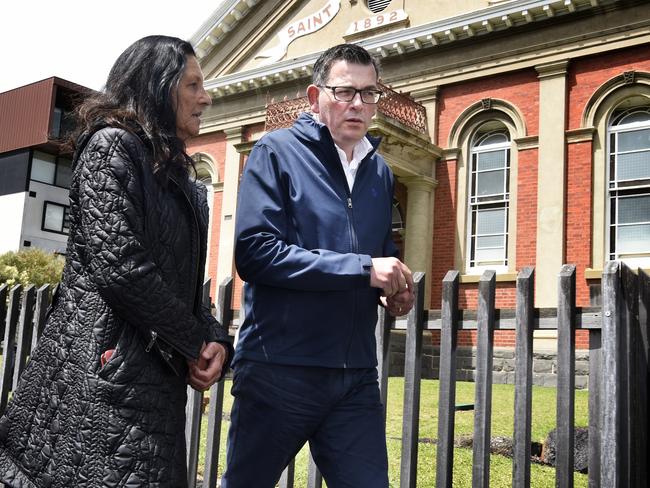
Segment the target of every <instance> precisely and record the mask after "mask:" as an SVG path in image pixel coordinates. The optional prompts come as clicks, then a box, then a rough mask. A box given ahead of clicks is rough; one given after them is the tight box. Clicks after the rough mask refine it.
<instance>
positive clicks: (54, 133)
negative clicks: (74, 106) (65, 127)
mask: <svg viewBox="0 0 650 488" xmlns="http://www.w3.org/2000/svg"><path fill="white" fill-rule="evenodd" d="M62 118H63V110H61V109H60V108H59V107H55V108H54V111H53V112H52V127H51V129H50V137H54V138H57V137H59V136H60V135H61V119H62Z"/></svg>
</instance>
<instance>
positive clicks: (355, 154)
mask: <svg viewBox="0 0 650 488" xmlns="http://www.w3.org/2000/svg"><path fill="white" fill-rule="evenodd" d="M334 147H335V148H336V152H338V153H339V158H340V159H341V166H343V172H344V173H345V179H346V180H348V188H349V189H350V191H352V187H353V186H354V178H355V176H357V170H358V169H359V165H360V164H361V161H363V158H365V157H366V156H367V155H368V153H369V152H370V151H372V150H373V147H372V144H370V141H369V140H368V138H367V137H365V136H364V138H363V139H361V140H360V141H359V142H357V143H356V145H355V146H354V149H353V150H352V160H351V161H348V157H347V155H346V154H345V151H344V150H343V149H341V148H340V147H338V146H337V145H336V144H334Z"/></svg>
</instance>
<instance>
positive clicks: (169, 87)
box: [73, 36, 195, 180]
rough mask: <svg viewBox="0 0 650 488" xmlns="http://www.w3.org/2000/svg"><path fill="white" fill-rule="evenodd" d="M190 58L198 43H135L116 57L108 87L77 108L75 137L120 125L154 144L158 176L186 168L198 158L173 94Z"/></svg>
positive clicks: (168, 39)
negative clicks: (190, 151)
mask: <svg viewBox="0 0 650 488" xmlns="http://www.w3.org/2000/svg"><path fill="white" fill-rule="evenodd" d="M188 56H195V53H194V49H193V48H192V45H191V44H190V43H188V42H187V41H184V40H182V39H178V38H176V37H169V36H148V37H143V38H142V39H140V40H138V41H136V42H134V43H133V44H132V45H131V46H129V47H128V48H127V49H126V50H125V51H124V52H123V53H122V54H121V55H120V56H119V57H118V58H117V60H116V61H115V64H114V65H113V67H112V68H111V71H110V73H109V75H108V80H107V81H106V87H105V88H104V90H103V91H101V92H99V93H97V94H96V95H94V96H91V97H90V98H88V99H87V100H86V101H85V102H84V103H83V104H82V105H81V106H80V107H79V108H78V109H77V119H78V126H77V131H76V133H75V134H74V135H73V140H75V139H76V138H77V137H78V136H79V135H80V134H81V133H83V132H87V131H93V130H97V129H98V128H101V127H106V126H110V127H120V128H123V129H126V130H128V131H131V132H134V133H136V134H137V135H138V136H139V137H140V138H141V139H142V140H143V141H144V142H145V143H146V144H148V145H149V146H150V148H151V150H152V154H153V161H152V164H153V170H154V172H155V173H156V174H157V176H159V177H162V179H163V180H166V177H167V176H168V175H170V174H172V173H175V172H178V171H181V172H186V171H187V170H188V168H189V167H190V166H192V159H191V158H190V157H189V156H188V155H187V153H186V152H185V143H184V142H183V141H182V140H181V139H179V138H178V137H177V135H176V111H175V107H174V105H173V101H172V100H173V99H172V93H173V91H174V90H176V89H177V87H178V82H179V80H180V79H181V76H182V75H183V71H184V70H185V65H186V60H187V57H188Z"/></svg>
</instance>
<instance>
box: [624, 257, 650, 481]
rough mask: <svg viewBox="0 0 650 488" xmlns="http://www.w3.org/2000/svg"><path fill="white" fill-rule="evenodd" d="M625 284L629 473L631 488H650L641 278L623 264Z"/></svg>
mask: <svg viewBox="0 0 650 488" xmlns="http://www.w3.org/2000/svg"><path fill="white" fill-rule="evenodd" d="M621 284H622V294H621V297H622V299H623V314H622V318H623V321H622V323H621V326H622V327H623V329H624V334H625V335H624V338H625V339H624V340H625V342H624V346H623V347H624V357H625V359H626V361H627V367H626V369H625V374H626V381H625V384H626V386H627V392H625V393H624V394H625V397H626V398H625V410H624V414H623V418H624V422H625V429H626V432H627V439H626V441H627V453H628V456H629V457H628V458H627V464H626V467H627V470H628V481H629V486H630V487H631V488H645V487H646V486H648V483H647V478H646V477H645V469H646V466H645V455H644V453H643V452H644V449H643V447H644V444H643V443H644V439H642V438H641V435H640V432H644V430H645V426H646V418H647V415H648V412H647V410H646V408H647V406H646V405H643V404H642V402H643V399H642V396H641V395H642V394H644V393H645V389H646V386H645V382H646V381H647V370H646V366H645V362H644V359H643V355H644V354H643V336H642V334H641V330H640V328H639V278H638V276H637V275H636V274H635V273H634V272H633V271H632V270H631V269H630V268H629V267H628V266H626V265H625V263H621Z"/></svg>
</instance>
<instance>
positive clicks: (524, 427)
mask: <svg viewBox="0 0 650 488" xmlns="http://www.w3.org/2000/svg"><path fill="white" fill-rule="evenodd" d="M534 276H535V271H534V268H523V269H522V270H521V271H520V272H519V275H518V276H517V305H516V307H517V308H516V324H517V325H516V342H515V412H514V414H515V415H514V416H515V425H514V437H513V446H512V449H513V463H512V486H513V487H517V488H529V487H530V440H531V429H532V404H533V402H532V400H533V390H532V384H533V330H534V325H533V318H534V317H533V315H534V296H535V287H534V283H535V282H534Z"/></svg>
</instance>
